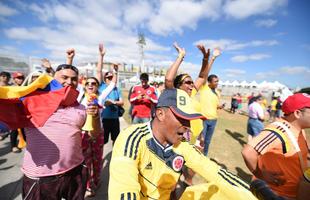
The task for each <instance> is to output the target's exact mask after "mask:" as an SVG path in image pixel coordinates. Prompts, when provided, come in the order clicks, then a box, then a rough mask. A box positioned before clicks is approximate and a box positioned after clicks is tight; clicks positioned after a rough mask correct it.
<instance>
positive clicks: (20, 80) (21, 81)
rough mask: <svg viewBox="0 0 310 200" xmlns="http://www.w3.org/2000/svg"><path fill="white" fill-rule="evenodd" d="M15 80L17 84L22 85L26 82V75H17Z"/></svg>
mask: <svg viewBox="0 0 310 200" xmlns="http://www.w3.org/2000/svg"><path fill="white" fill-rule="evenodd" d="M14 82H15V84H16V85H18V86H21V85H22V83H23V82H24V77H23V76H19V77H15V78H14Z"/></svg>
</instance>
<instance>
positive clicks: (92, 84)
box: [85, 82, 98, 86]
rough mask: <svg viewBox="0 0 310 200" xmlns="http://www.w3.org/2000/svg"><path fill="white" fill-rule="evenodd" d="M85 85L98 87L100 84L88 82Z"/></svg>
mask: <svg viewBox="0 0 310 200" xmlns="http://www.w3.org/2000/svg"><path fill="white" fill-rule="evenodd" d="M85 85H89V86H90V85H91V86H97V85H98V84H97V83H96V82H86V83H85Z"/></svg>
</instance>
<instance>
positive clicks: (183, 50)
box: [173, 42, 186, 57]
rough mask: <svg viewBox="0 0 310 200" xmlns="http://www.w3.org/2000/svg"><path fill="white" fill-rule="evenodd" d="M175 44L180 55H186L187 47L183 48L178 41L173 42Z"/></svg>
mask: <svg viewBox="0 0 310 200" xmlns="http://www.w3.org/2000/svg"><path fill="white" fill-rule="evenodd" d="M173 46H174V48H175V49H176V50H177V51H178V53H179V57H180V56H182V57H184V56H185V54H186V52H185V49H184V48H181V47H180V46H179V45H178V43H177V42H174V43H173Z"/></svg>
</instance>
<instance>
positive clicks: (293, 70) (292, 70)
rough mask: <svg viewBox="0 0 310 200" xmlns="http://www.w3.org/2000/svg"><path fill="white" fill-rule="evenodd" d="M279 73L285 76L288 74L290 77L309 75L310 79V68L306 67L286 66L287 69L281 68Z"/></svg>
mask: <svg viewBox="0 0 310 200" xmlns="http://www.w3.org/2000/svg"><path fill="white" fill-rule="evenodd" d="M279 71H280V72H281V73H283V74H288V75H296V74H304V75H306V74H308V75H309V77H310V67H305V66H286V67H281V68H280V69H279ZM309 80H310V79H309Z"/></svg>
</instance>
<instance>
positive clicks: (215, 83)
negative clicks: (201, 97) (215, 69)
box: [209, 77, 219, 89]
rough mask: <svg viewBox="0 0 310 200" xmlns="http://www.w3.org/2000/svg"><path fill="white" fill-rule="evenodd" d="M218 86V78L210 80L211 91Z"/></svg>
mask: <svg viewBox="0 0 310 200" xmlns="http://www.w3.org/2000/svg"><path fill="white" fill-rule="evenodd" d="M218 84H219V79H218V78H216V77H215V78H212V80H211V82H209V87H210V88H212V89H215V88H217V86H218Z"/></svg>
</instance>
